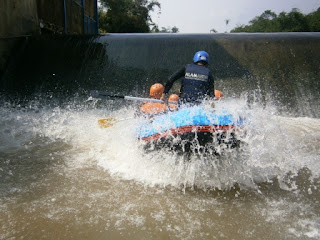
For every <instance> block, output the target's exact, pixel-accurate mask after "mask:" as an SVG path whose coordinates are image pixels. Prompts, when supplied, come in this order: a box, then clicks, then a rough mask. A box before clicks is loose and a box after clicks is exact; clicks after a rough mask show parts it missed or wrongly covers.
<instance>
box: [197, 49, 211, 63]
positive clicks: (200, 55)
mask: <svg viewBox="0 0 320 240" xmlns="http://www.w3.org/2000/svg"><path fill="white" fill-rule="evenodd" d="M209 60H210V58H209V54H208V53H207V52H205V51H199V52H196V54H195V55H194V57H193V62H194V63H197V62H200V61H203V62H206V63H207V64H209Z"/></svg>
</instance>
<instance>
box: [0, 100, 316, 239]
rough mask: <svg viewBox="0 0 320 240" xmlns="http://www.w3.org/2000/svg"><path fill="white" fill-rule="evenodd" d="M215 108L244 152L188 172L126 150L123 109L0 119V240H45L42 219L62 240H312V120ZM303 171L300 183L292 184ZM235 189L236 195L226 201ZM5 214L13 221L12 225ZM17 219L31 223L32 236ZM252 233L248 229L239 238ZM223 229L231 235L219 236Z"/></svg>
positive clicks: (39, 112) (177, 161) (13, 113)
mask: <svg viewBox="0 0 320 240" xmlns="http://www.w3.org/2000/svg"><path fill="white" fill-rule="evenodd" d="M35 105H36V106H37V104H35ZM216 107H217V109H218V108H225V109H228V110H230V111H231V113H233V114H235V115H242V116H243V115H246V116H247V121H248V125H247V127H246V130H247V135H246V136H245V137H244V138H243V139H242V140H243V141H245V142H246V144H247V145H246V146H245V147H244V148H243V151H240V152H237V151H233V150H232V151H226V152H225V153H224V154H223V155H221V156H219V157H218V156H216V155H212V156H192V157H191V159H190V161H183V156H178V155H175V154H173V153H170V152H167V151H165V150H160V151H154V152H151V153H146V152H145V151H144V150H143V148H142V146H141V144H140V143H139V142H137V141H136V139H135V135H134V132H135V131H134V130H135V128H136V126H137V124H138V119H135V118H132V117H133V115H134V111H135V108H133V107H132V108H131V107H128V108H126V107H121V108H119V109H118V110H117V111H110V110H104V109H92V108H86V107H84V108H83V107H82V108H80V109H79V108H75V106H74V104H71V105H70V107H64V108H59V107H56V108H44V109H40V108H37V107H34V105H33V106H32V107H30V108H29V107H28V108H27V109H26V108H24V109H22V108H13V107H6V108H3V109H1V112H2V114H1V127H0V132H1V139H0V141H1V148H0V150H1V151H0V153H1V160H2V161H3V162H1V166H0V168H1V169H0V173H1V176H2V179H3V181H4V182H3V183H2V184H0V187H1V189H2V195H3V201H1V202H2V206H1V208H0V217H1V218H2V219H5V220H6V221H5V222H6V224H5V225H3V227H2V230H3V235H0V237H1V238H6V237H10V236H16V237H19V236H26V235H25V234H26V233H28V234H29V236H33V237H44V236H45V235H43V232H41V231H40V229H42V230H45V232H50V231H51V230H50V228H44V227H41V225H37V222H39V221H43V220H41V219H44V220H45V221H48V224H49V225H48V226H50V223H51V224H52V222H53V223H57V222H65V223H66V224H67V225H66V226H69V227H72V228H75V229H78V228H79V229H78V230H77V231H76V232H73V234H71V236H77V233H78V232H79V233H80V232H81V230H80V228H81V225H85V226H86V229H87V230H90V229H91V228H92V229H91V230H92V231H91V232H92V233H97V231H98V230H99V231H101V228H103V229H105V230H104V231H106V233H107V234H108V233H109V234H110V232H112V229H115V230H116V231H119V232H122V234H125V233H128V234H129V233H131V234H133V233H134V232H136V231H138V229H140V228H141V229H142V230H141V231H143V233H142V234H147V236H150V234H151V235H152V234H154V233H157V234H159V233H160V232H165V233H166V234H168V235H164V236H163V237H162V238H161V239H166V238H168V237H169V236H171V237H172V238H174V239H181V238H184V239H187V238H190V239H192V238H193V239H194V238H204V239H212V238H211V237H212V234H218V236H221V237H223V236H229V237H232V238H235V239H241V236H242V237H244V236H246V238H248V239H250V237H251V238H253V237H255V238H259V237H262V236H264V234H265V233H264V232H265V227H259V226H268V228H269V229H270V231H271V233H270V234H271V235H273V234H275V235H276V236H280V237H283V236H289V238H292V239H317V238H319V236H320V233H319V226H320V218H319V214H318V213H317V211H315V209H317V205H318V204H319V195H318V188H319V182H318V178H319V173H320V166H319V155H320V149H319V143H320V134H319V133H320V120H319V119H312V118H291V117H285V116H278V115H277V114H276V112H275V110H274V109H275V108H273V107H272V106H267V107H261V106H260V105H259V104H256V105H253V106H252V107H250V108H249V107H247V105H246V101H245V100H243V99H225V100H224V101H223V102H221V103H219V104H217V106H216ZM106 117H113V118H116V119H124V120H122V121H119V122H117V123H115V124H114V125H113V126H111V127H109V128H105V129H101V128H100V127H99V125H98V124H97V120H98V119H101V118H106ZM129 118H130V119H129ZM126 119H127V120H126ZM305 168H307V169H309V171H310V172H307V173H301V170H302V169H305ZM101 171H102V172H104V173H105V175H104V174H102V173H101ZM300 178H302V180H301V179H300ZM272 183H273V184H272ZM235 184H237V185H238V186H239V187H240V189H238V188H236V189H235V190H232V189H233V187H234V186H235ZM264 184H267V185H268V184H269V187H267V188H265V187H264ZM109 186H112V187H109ZM140 186H141V187H140ZM44 189H46V191H47V193H45V194H44ZM168 189H169V191H168ZM199 189H200V191H199ZM219 189H221V190H222V192H221V191H220V190H219ZM46 191H45V192H46ZM283 191H284V192H285V193H284V192H283ZM210 193H215V194H216V195H218V196H219V195H220V194H221V195H222V197H221V198H220V197H218V196H216V197H215V196H214V195H213V196H212V195H211V194H210ZM229 193H230V194H229ZM30 194H31V195H30ZM292 194H293V195H292ZM300 194H302V195H300ZM230 195H231V196H233V197H230ZM141 197H142V199H141ZM144 198H145V199H144ZM309 199H310V200H309ZM316 199H318V200H316ZM149 201H150V202H149ZM149 204H151V205H150V208H151V209H149V208H146V205H149ZM16 208H22V209H24V210H21V211H20V213H19V214H16V212H17V211H16ZM206 212H207V213H208V214H206ZM30 214H32V217H31V216H30ZM70 214H71V215H70ZM81 214H82V215H81ZM70 216H74V217H73V218H72V219H74V221H75V223H74V224H71V223H69V219H70ZM26 219H32V220H31V222H32V224H33V225H34V226H35V227H34V230H33V231H32V233H31V232H28V230H27V229H30V227H31V225H28V224H27V222H28V221H27V222H26V221H25V220H26ZM103 219H105V220H103ZM147 219H149V220H147ZM239 221H240V222H243V224H244V225H243V226H242V225H241V227H240V226H239ZM252 221H257V225H255V226H254V227H250V224H252V223H250V222H252ZM18 223H19V224H18ZM194 223H197V224H196V225H194ZM77 224H80V226H77ZM228 224H229V225H230V226H232V228H233V229H235V231H233V232H230V231H229V230H227V229H224V228H225V227H224V226H228ZM19 226H21V227H19ZM186 226H188V227H187V228H186ZM279 226H281V227H280V228H281V229H285V230H283V232H279V230H277V229H278V228H279ZM149 228H150V230H143V229H149ZM241 228H243V229H247V230H248V231H249V230H250V231H253V232H251V233H250V232H245V233H241V232H239V231H240V229H241ZM60 229H61V233H62V236H64V237H66V236H70V235H68V231H69V230H66V229H65V228H64V227H60ZM206 229H211V230H210V231H207V230H206ZM236 229H238V230H237V231H236ZM160 230H161V231H160ZM146 231H147V232H146ZM190 231H191V232H190ZM148 234H149V235H148ZM129 235H130V234H129ZM271 235H270V236H271ZM27 236H28V235H27ZM95 236H96V238H99V237H98V236H97V235H95ZM216 236H217V235H216ZM237 236H238V237H237ZM115 239H121V237H115Z"/></svg>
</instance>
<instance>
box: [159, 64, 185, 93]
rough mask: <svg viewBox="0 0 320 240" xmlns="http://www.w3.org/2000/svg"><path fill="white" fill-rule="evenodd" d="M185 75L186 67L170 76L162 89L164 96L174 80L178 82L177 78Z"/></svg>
mask: <svg viewBox="0 0 320 240" xmlns="http://www.w3.org/2000/svg"><path fill="white" fill-rule="evenodd" d="M185 74H186V67H183V68H181V69H180V70H179V71H177V72H175V73H174V74H173V75H171V76H170V77H169V79H168V81H167V83H166V85H165V87H164V94H167V93H168V92H169V91H170V89H171V87H172V85H173V83H174V82H175V81H176V80H178V79H179V78H181V77H184V75H185Z"/></svg>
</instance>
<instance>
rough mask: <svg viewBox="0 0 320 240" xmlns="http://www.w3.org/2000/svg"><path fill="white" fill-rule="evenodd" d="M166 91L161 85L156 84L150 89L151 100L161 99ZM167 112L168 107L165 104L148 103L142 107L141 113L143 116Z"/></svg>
mask: <svg viewBox="0 0 320 240" xmlns="http://www.w3.org/2000/svg"><path fill="white" fill-rule="evenodd" d="M163 91H164V86H163V85H162V84H161V83H155V84H153V85H152V86H151V87H150V96H149V98H153V99H160V98H161V96H162V94H163ZM166 111H167V106H166V105H165V104H164V103H155V102H146V103H144V104H143V105H142V106H141V107H140V112H141V113H143V114H151V115H154V114H160V113H164V112H166Z"/></svg>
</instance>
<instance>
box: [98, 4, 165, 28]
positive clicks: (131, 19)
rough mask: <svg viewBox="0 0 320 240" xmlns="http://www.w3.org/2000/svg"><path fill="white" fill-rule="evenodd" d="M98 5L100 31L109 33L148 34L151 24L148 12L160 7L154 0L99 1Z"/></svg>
mask: <svg viewBox="0 0 320 240" xmlns="http://www.w3.org/2000/svg"><path fill="white" fill-rule="evenodd" d="M100 4H101V7H100V8H99V23H100V31H101V32H110V33H134V32H137V33H143V32H149V31H150V28H149V26H150V25H152V24H153V23H152V19H151V17H150V15H149V12H150V11H153V10H154V8H155V7H158V8H159V9H160V7H161V6H160V3H159V2H158V1H156V0H152V1H150V0H100Z"/></svg>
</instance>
